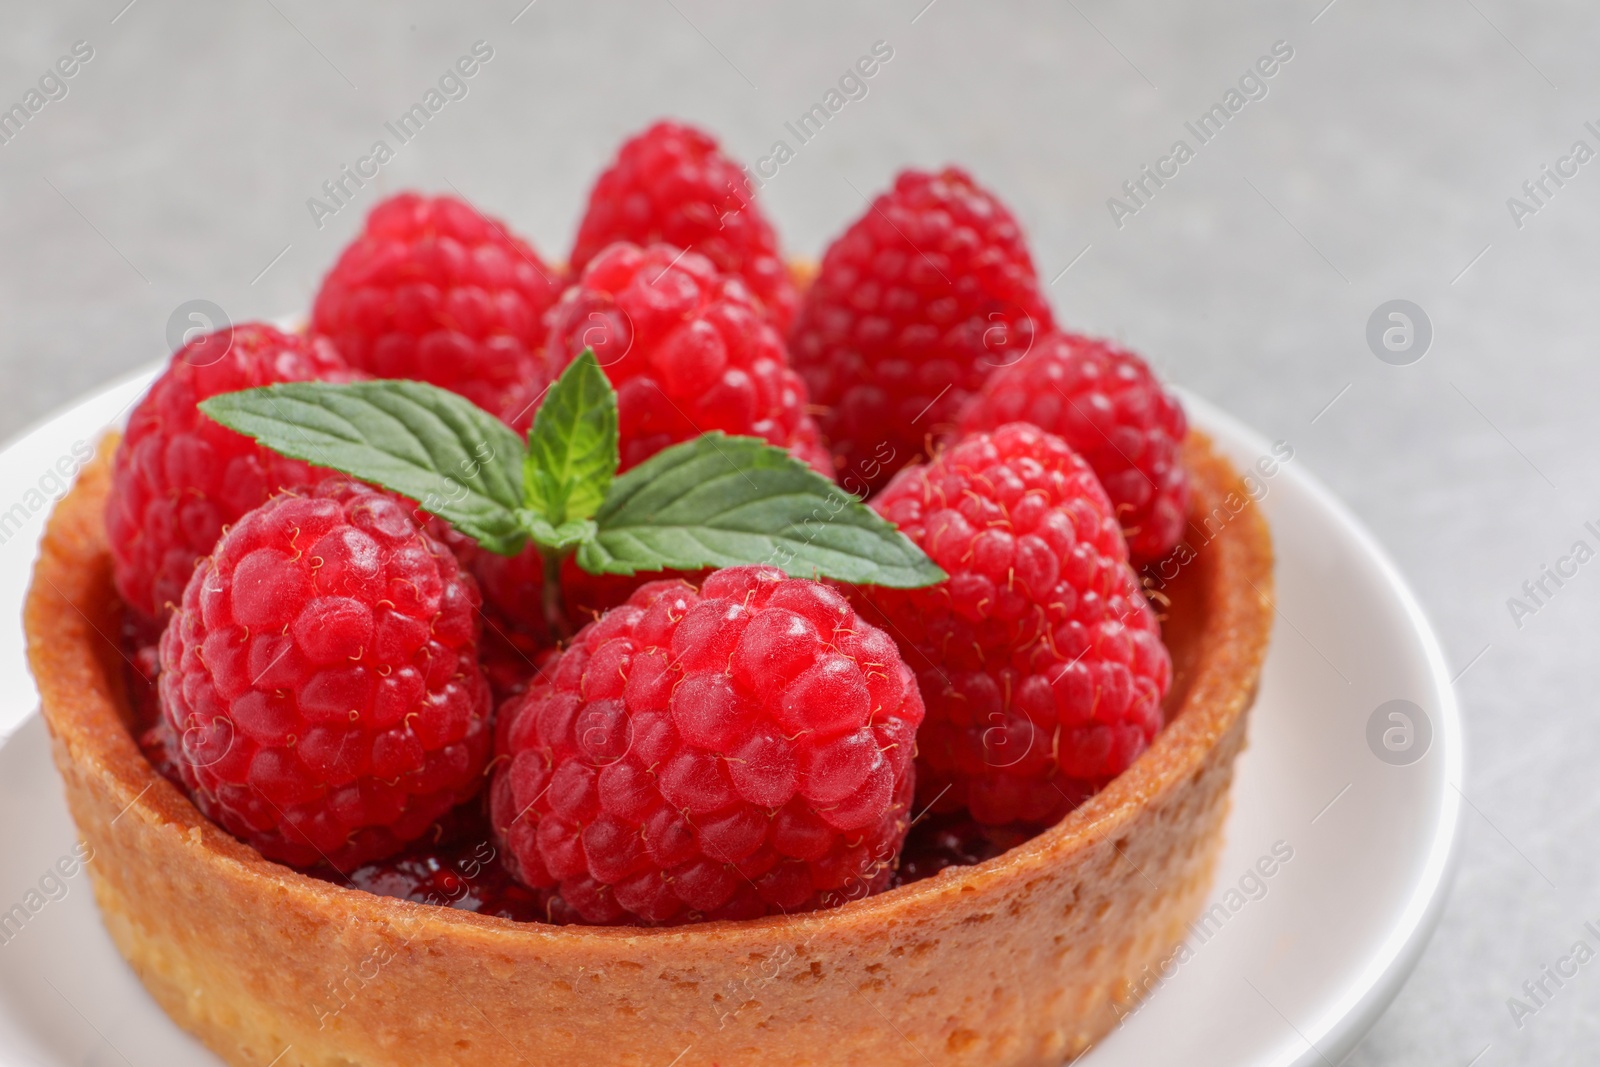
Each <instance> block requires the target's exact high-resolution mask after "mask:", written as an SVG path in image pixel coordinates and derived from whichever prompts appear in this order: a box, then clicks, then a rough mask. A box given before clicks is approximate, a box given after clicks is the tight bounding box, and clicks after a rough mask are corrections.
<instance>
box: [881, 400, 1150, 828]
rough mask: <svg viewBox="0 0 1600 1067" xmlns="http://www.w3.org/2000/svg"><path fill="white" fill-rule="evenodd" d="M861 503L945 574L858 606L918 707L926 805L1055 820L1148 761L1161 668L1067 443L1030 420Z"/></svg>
mask: <svg viewBox="0 0 1600 1067" xmlns="http://www.w3.org/2000/svg"><path fill="white" fill-rule="evenodd" d="M872 506H873V507H874V508H875V509H877V510H878V512H879V513H880V514H882V515H883V516H884V517H885V518H887V519H889V520H890V521H891V522H893V523H895V524H896V525H897V526H898V527H899V528H900V530H901V532H902V533H904V534H906V535H907V536H908V537H910V538H911V539H912V541H914V542H916V543H917V544H918V545H921V546H922V547H923V548H924V549H926V550H927V552H928V554H929V555H930V556H932V557H933V560H934V562H935V563H937V564H939V565H940V566H941V567H943V568H944V569H945V571H947V572H948V573H949V575H950V578H949V580H948V581H945V582H941V583H940V584H938V585H935V586H930V587H927V588H924V589H908V590H899V589H883V588H873V589H866V588H861V589H858V591H857V593H856V596H857V600H858V602H859V603H860V604H861V605H862V613H863V615H864V616H865V617H866V618H867V619H869V620H872V621H875V622H878V623H879V624H880V625H882V626H883V627H884V628H885V629H886V630H888V631H889V632H890V633H892V634H894V636H895V637H896V638H897V639H898V640H899V641H900V644H901V647H902V649H904V650H905V651H906V656H907V660H908V662H909V663H910V664H911V666H912V667H913V668H914V669H915V670H916V672H917V677H918V680H919V681H920V683H921V688H922V694H923V698H924V699H925V700H926V701H927V709H928V718H927V722H926V724H925V725H924V726H923V729H922V731H921V733H920V734H919V735H918V739H917V753H918V755H917V760H918V773H917V785H918V788H919V791H920V794H921V796H922V797H923V798H925V801H924V802H926V803H930V804H934V805H935V807H936V809H937V810H952V809H955V808H960V807H965V808H967V809H968V810H969V811H970V812H971V814H972V816H973V818H975V819H977V820H978V821H979V822H982V823H990V824H998V823H1010V822H1016V821H1025V822H1032V823H1052V822H1055V821H1056V820H1058V819H1060V818H1061V816H1063V815H1065V814H1066V813H1067V812H1068V811H1070V810H1071V809H1072V808H1073V807H1075V806H1077V805H1078V804H1079V803H1080V802H1082V801H1083V800H1084V799H1085V798H1087V797H1088V796H1089V795H1091V794H1092V793H1094V792H1095V791H1096V790H1098V789H1099V788H1101V787H1102V786H1104V785H1105V784H1106V783H1107V782H1109V781H1110V780H1111V779H1112V778H1114V777H1115V776H1116V775H1118V774H1120V773H1121V772H1122V771H1123V770H1125V769H1126V768H1127V767H1128V765H1129V764H1131V763H1132V762H1133V760H1134V758H1135V757H1137V756H1138V755H1139V753H1141V752H1143V751H1144V749H1145V747H1146V746H1147V745H1148V744H1149V743H1150V741H1151V740H1152V739H1153V738H1154V737H1155V735H1156V731H1157V730H1158V729H1160V727H1161V723H1162V718H1161V701H1162V699H1163V698H1164V697H1165V696H1166V693H1167V688H1168V686H1169V684H1170V681H1171V661H1170V660H1169V658H1168V656H1167V651H1166V648H1165V647H1164V646H1163V645H1162V643H1161V636H1160V633H1159V629H1158V626H1157V621H1156V617H1155V613H1154V612H1153V611H1152V610H1151V609H1150V606H1149V604H1148V603H1146V601H1145V599H1144V596H1143V594H1142V593H1141V592H1140V588H1139V582H1138V579H1137V577H1136V576H1135V575H1134V572H1133V570H1132V568H1131V567H1130V566H1129V564H1128V557H1127V546H1126V544H1125V543H1124V541H1123V539H1122V531H1121V528H1120V526H1119V525H1118V523H1117V520H1116V515H1115V512H1114V511H1113V510H1112V507H1111V502H1110V501H1109V500H1107V499H1106V495H1105V491H1104V490H1103V489H1102V488H1101V487H1100V483H1099V481H1098V480H1097V479H1096V478H1095V476H1094V472H1093V471H1092V470H1090V468H1089V465H1088V464H1087V463H1086V462H1084V460H1083V459H1082V458H1081V457H1079V456H1078V455H1077V454H1076V453H1074V452H1073V451H1072V450H1071V449H1070V448H1069V447H1067V444H1066V443H1065V442H1064V441H1062V440H1061V439H1060V438H1059V437H1056V436H1054V435H1052V434H1048V433H1045V432H1044V431H1042V430H1040V429H1038V428H1037V427H1035V426H1031V425H1029V424H1027V423H1010V424H1008V425H1006V426H1002V427H1000V428H999V429H997V430H995V431H994V432H993V433H983V434H977V435H974V436H972V437H969V438H966V439H964V440H962V441H961V442H959V443H958V444H956V445H955V446H954V447H953V448H950V449H949V450H948V451H946V452H944V453H943V454H941V455H940V456H939V457H938V458H936V459H935V460H934V461H933V462H931V463H929V464H927V465H924V466H914V467H909V468H907V469H905V470H903V471H901V472H900V474H899V475H897V476H896V477H895V479H894V480H893V481H892V482H890V483H889V485H888V486H887V487H886V488H885V489H884V490H883V491H882V492H881V493H879V494H878V496H877V497H876V498H875V499H874V500H873V503H872ZM935 802H937V803H935Z"/></svg>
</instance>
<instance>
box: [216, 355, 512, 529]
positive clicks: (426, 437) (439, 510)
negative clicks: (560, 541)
mask: <svg viewBox="0 0 1600 1067" xmlns="http://www.w3.org/2000/svg"><path fill="white" fill-rule="evenodd" d="M200 410H201V411H203V412H205V413H206V414H207V415H209V416H210V417H211V418H213V419H215V420H216V421H217V422H220V423H221V424H222V425H224V426H226V427H228V428H229V429H231V430H237V431H239V432H240V433H242V434H245V435H247V436H250V437H254V438H255V439H256V440H257V441H259V442H261V443H262V444H264V445H266V446H267V447H268V448H271V449H273V450H274V451H276V452H281V453H283V454H284V455H286V456H290V457H293V458H294V459H303V460H305V461H307V462H308V463H315V464H317V465H318V466H321V467H331V468H333V469H334V470H337V471H342V472H344V473H345V474H348V475H350V476H351V477H354V478H358V479H360V480H361V481H364V482H371V483H373V484H375V485H381V486H383V487H384V488H385V489H390V490H393V491H394V492H396V493H400V494H403V495H404V496H408V497H410V498H411V499H413V500H415V501H416V502H417V503H418V504H420V505H422V508H423V510H425V511H429V512H432V513H433V514H435V515H438V516H439V517H440V518H442V519H444V520H445V521H447V522H449V523H450V524H451V525H453V526H454V527H456V529H458V530H460V531H461V532H462V533H464V534H466V535H467V536H469V537H471V538H473V539H475V540H476V541H477V542H478V543H479V544H480V545H482V546H483V547H484V548H486V549H488V550H489V551H491V552H498V553H500V554H502V555H514V554H515V553H516V552H517V551H518V550H520V549H521V548H522V546H523V544H524V543H525V542H526V541H527V536H528V532H527V529H526V528H525V527H524V526H523V524H522V522H521V521H520V520H519V518H518V515H517V509H518V508H520V507H521V506H522V484H521V473H522V459H523V448H522V442H521V441H520V440H518V438H517V435H516V433H515V432H513V431H512V429H511V428H510V427H509V426H507V425H506V424H505V423H503V422H501V421H500V420H499V419H497V418H495V417H494V416H493V415H491V414H489V413H488V412H487V411H484V410H483V409H482V408H480V407H478V406H477V405H476V404H474V403H472V401H470V400H468V399H466V398H465V397H462V396H458V395H457V394H455V393H451V392H447V391H446V390H444V389H440V388H439V387H438V386H434V385H428V384H427V383H425V382H412V381H367V382H351V383H348V384H335V383H333V382H286V383H283V384H279V385H269V386H265V387H262V388H259V389H245V390H242V391H240V392H237V393H225V394H223V395H221V396H214V397H212V398H210V399H209V400H204V401H202V402H201V403H200Z"/></svg>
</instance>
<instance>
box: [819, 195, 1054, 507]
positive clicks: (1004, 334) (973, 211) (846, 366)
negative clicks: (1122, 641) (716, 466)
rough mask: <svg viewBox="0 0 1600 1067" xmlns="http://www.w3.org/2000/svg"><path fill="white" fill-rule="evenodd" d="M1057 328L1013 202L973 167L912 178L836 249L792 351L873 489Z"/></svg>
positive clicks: (838, 446)
mask: <svg viewBox="0 0 1600 1067" xmlns="http://www.w3.org/2000/svg"><path fill="white" fill-rule="evenodd" d="M1050 325H1051V318H1050V308H1049V306H1048V305H1047V304H1046V303H1045V299H1044V294H1043V293H1041V292H1040V290H1039V281H1038V278H1037V277H1035V275H1034V270H1033V260H1032V259H1031V258H1029V256H1028V249H1027V246H1026V245H1025V244H1024V243H1023V239H1022V231H1021V230H1020V229H1019V228H1018V226H1017V222H1016V220H1015V219H1014V218H1012V216H1011V213H1010V212H1009V211H1007V210H1006V208H1005V206H1004V205H1003V204H1001V203H1000V201H999V200H997V199H995V197H994V196H993V195H992V194H991V193H989V192H987V191H986V190H984V189H983V188H982V187H980V186H979V185H978V184H977V183H975V182H974V181H973V180H972V179H971V178H970V177H968V175H967V174H966V173H965V172H964V171H961V170H957V169H955V168H947V169H945V170H943V171H940V172H939V173H937V174H928V173H924V172H922V171H914V170H908V171H903V172H901V174H900V175H899V177H897V178H896V179H895V183H894V188H893V189H892V190H891V191H889V192H887V193H885V194H883V195H882V196H880V197H878V198H877V200H876V201H874V202H873V204H872V207H871V208H870V209H869V210H868V211H867V213H866V214H865V215H863V216H862V217H861V218H860V219H859V220H857V221H856V223H855V224H854V225H853V226H851V227H850V229H849V230H847V231H846V232H845V234H844V235H843V236H842V237H840V238H839V239H838V240H836V241H834V242H833V244H832V245H830V246H829V248H828V251H827V253H826V255H824V257H823V260H822V268H821V270H820V272H819V273H818V274H817V278H816V280H815V281H814V282H813V283H812V285H811V288H810V289H809V290H807V292H806V295H805V298H804V300H803V301H802V302H801V306H800V317H799V320H798V321H797V322H796V323H795V328H794V332H793V334H792V336H791V339H790V350H791V356H792V358H793V360H794V365H795V368H796V369H797V370H798V371H799V372H800V373H801V375H802V376H803V377H804V378H805V380H806V385H807V386H809V387H810V390H811V399H812V400H813V401H814V402H815V403H817V404H819V405H823V406H824V407H825V408H826V409H827V413H826V414H825V415H823V416H822V433H823V436H824V437H825V438H826V439H827V441H828V443H829V445H830V446H831V447H832V448H833V452H834V456H835V458H836V462H837V463H838V465H839V469H840V471H841V472H842V473H848V474H849V475H852V476H854V477H857V478H861V479H862V480H864V481H866V482H867V483H869V484H870V485H871V486H872V487H874V488H876V487H877V486H879V485H882V484H883V483H884V482H886V481H888V479H889V476H890V475H891V474H893V473H894V471H895V470H896V469H898V468H899V467H901V466H904V465H905V464H906V463H907V462H909V461H910V460H911V458H912V457H913V456H915V455H916V454H917V453H919V452H920V451H922V449H923V442H924V441H925V439H926V438H927V436H928V435H929V434H930V433H938V432H940V431H941V430H943V429H947V428H948V427H949V426H950V425H951V424H953V423H954V421H955V417H956V413H957V412H958V411H959V410H960V409H961V405H962V403H963V402H965V401H966V399H967V397H969V396H970V395H972V394H973V393H974V392H976V391H977V390H978V388H979V386H981V385H982V384H983V381H984V379H985V378H986V377H987V376H988V375H989V373H990V372H991V371H993V370H994V369H995V368H996V367H1000V366H1004V365H1006V364H1009V363H1013V362H1015V361H1016V360H1018V359H1020V358H1022V356H1023V355H1024V354H1026V353H1027V351H1028V349H1029V347H1030V346H1031V345H1032V344H1033V341H1034V338H1035V337H1036V336H1042V335H1043V334H1044V333H1045V332H1047V331H1048V330H1049V329H1050ZM885 454H887V456H888V458H887V460H886V459H885Z"/></svg>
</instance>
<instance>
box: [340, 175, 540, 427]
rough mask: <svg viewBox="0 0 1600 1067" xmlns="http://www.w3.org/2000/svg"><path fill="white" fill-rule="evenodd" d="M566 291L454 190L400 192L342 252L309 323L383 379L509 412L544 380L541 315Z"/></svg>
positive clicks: (526, 249) (499, 226) (527, 251)
mask: <svg viewBox="0 0 1600 1067" xmlns="http://www.w3.org/2000/svg"><path fill="white" fill-rule="evenodd" d="M559 293H560V282H559V278H558V277H557V274H556V272H555V271H554V270H552V269H551V268H550V267H548V266H546V265H545V264H544V261H543V260H541V259H540V258H539V256H538V254H537V253H535V252H534V250H533V249H532V248H531V247H529V245H528V244H527V242H525V241H523V240H522V239H521V238H519V237H515V236H513V235H512V234H511V232H510V231H509V230H507V229H506V227H505V226H504V225H503V224H502V223H500V222H499V221H497V220H495V219H492V218H489V217H488V216H485V215H480V214H478V212H477V211H475V210H473V209H472V208H471V207H469V206H468V205H466V204H464V203H462V202H461V201H460V200H457V199H455V198H453V197H449V196H441V197H432V198H430V197H424V196H418V195H417V194H416V193H401V194H399V195H398V196H393V197H390V198H389V199H388V200H385V201H383V202H382V203H380V204H379V205H378V206H377V207H375V208H373V209H372V213H371V214H370V215H368V216H367V226H366V229H365V230H363V231H362V232H361V234H360V235H359V236H358V237H356V239H355V240H354V241H353V242H351V244H350V245H349V247H347V248H346V249H345V250H344V252H343V253H342V254H341V255H340V256H339V262H338V263H337V264H335V265H334V268H333V270H331V271H330V272H329V273H328V276H327V278H325V279H324V280H323V282H322V290H321V291H320V292H319V293H318V294H317V301H316V306H315V307H314V308H313V310H312V313H311V328H312V329H313V330H314V331H316V332H317V333H322V334H326V335H327V336H329V337H330V338H332V339H333V342H334V343H335V344H336V345H337V346H338V348H339V351H340V352H341V353H342V354H343V355H344V357H345V358H346V359H347V360H349V362H350V364H351V365H352V366H354V367H359V368H360V369H362V370H364V371H368V372H370V373H371V374H373V375H375V376H377V377H380V378H413V379H417V380H419V381H425V382H432V383H433V384H435V385H439V386H443V387H444V388H446V389H450V390H453V391H454V392H457V393H460V394H461V395H462V396H465V397H467V398H468V399H469V400H472V401H473V402H474V403H476V404H478V405H480V406H482V407H485V408H487V409H489V410H490V411H492V412H495V413H496V414H512V413H514V411H515V409H517V408H520V407H522V406H525V405H526V404H527V403H528V402H529V400H530V399H531V398H532V397H534V396H537V395H538V394H539V392H541V391H542V390H543V389H544V387H545V386H546V385H547V384H548V383H549V378H550V373H549V371H548V369H547V367H546V365H545V363H544V360H543V358H542V355H541V349H542V348H543V344H544V326H543V322H542V316H543V315H544V312H545V310H546V309H547V308H549V307H550V305H551V304H552V303H554V302H555V299H556V296H557V295H558V294H559Z"/></svg>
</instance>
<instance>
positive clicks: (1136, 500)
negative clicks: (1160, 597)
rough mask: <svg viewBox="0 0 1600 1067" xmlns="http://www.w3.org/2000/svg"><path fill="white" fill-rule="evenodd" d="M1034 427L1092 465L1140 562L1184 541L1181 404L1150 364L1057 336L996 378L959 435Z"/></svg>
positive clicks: (1105, 346)
mask: <svg viewBox="0 0 1600 1067" xmlns="http://www.w3.org/2000/svg"><path fill="white" fill-rule="evenodd" d="M1008 422H1031V423H1033V424H1034V425H1035V426H1038V427H1040V428H1041V429H1045V430H1048V431H1050V432H1051V433H1053V434H1056V435H1057V436H1059V437H1060V438H1061V439H1062V440H1064V441H1066V442H1067V444H1069V445H1071V446H1072V448H1073V449H1075V450H1076V451H1077V453H1078V454H1079V455H1080V456H1082V457H1083V458H1084V459H1086V460H1088V461H1089V466H1091V467H1093V468H1094V472H1095V474H1096V475H1097V476H1098V477H1099V478H1100V484H1101V485H1102V486H1104V487H1105V491H1106V495H1107V496H1108V497H1110V498H1111V503H1112V504H1113V505H1114V506H1115V507H1116V509H1117V518H1118V519H1119V521H1120V522H1121V523H1122V527H1123V531H1124V533H1125V534H1126V535H1127V538H1128V551H1129V554H1130V555H1131V557H1132V559H1133V561H1134V563H1136V564H1140V563H1147V562H1150V561H1151V560H1157V559H1160V558H1161V557H1162V556H1165V555H1166V554H1167V553H1168V552H1169V551H1171V550H1172V547H1173V546H1174V545H1176V544H1177V543H1178V539H1179V537H1181V536H1182V534H1183V524H1184V521H1185V517H1186V515H1187V514H1188V508H1189V477H1188V475H1187V474H1186V473H1185V472H1184V469H1183V457H1182V455H1181V450H1182V448H1183V438H1184V434H1186V433H1187V432H1188V422H1187V420H1186V419H1185V418H1184V414H1183V407H1182V405H1180V404H1179V403H1178V400H1177V398H1176V397H1174V396H1173V395H1172V394H1170V393H1168V392H1167V391H1166V389H1164V388H1163V387H1162V385H1161V381H1160V380H1159V379H1158V378H1157V377H1156V376H1155V374H1154V373H1153V372H1152V371H1151V370H1150V367H1149V366H1148V365H1147V364H1146V363H1145V361H1144V360H1142V359H1140V358H1139V357H1138V356H1137V355H1136V354H1134V353H1133V352H1130V351H1128V350H1127V349H1126V348H1123V347H1121V346H1120V345H1116V344H1113V343H1112V342H1110V341H1102V340H1098V339H1095V338H1092V337H1082V336H1078V335H1076V334H1066V333H1061V334H1052V335H1051V336H1049V337H1047V338H1045V339H1044V340H1042V341H1040V342H1039V343H1037V344H1036V345H1034V348H1033V351H1032V352H1031V353H1029V355H1028V358H1027V359H1024V360H1022V361H1020V362H1018V363H1016V364H1015V365H1013V366H1010V367H1005V368H1002V369H1000V370H997V371H995V372H994V375H993V377H991V378H990V379H989V380H988V382H987V383H985V385H984V387H983V391H982V392H980V393H979V394H978V395H977V396H975V397H973V398H972V400H971V401H969V402H968V404H967V406H966V408H965V409H964V410H963V411H962V413H961V431H962V432H963V433H973V432H976V431H980V430H992V429H994V428H995V427H997V426H1003V425H1004V424H1006V423H1008Z"/></svg>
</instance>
